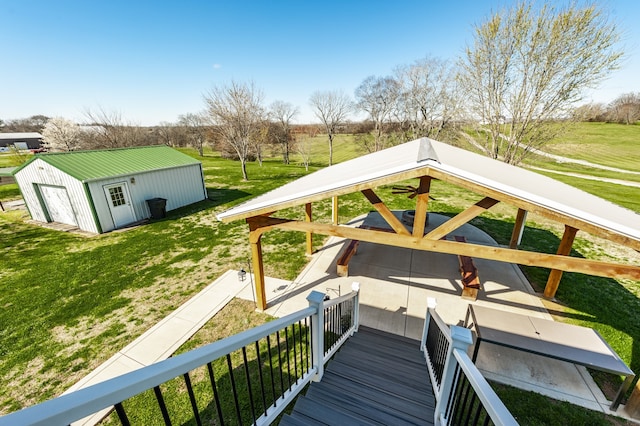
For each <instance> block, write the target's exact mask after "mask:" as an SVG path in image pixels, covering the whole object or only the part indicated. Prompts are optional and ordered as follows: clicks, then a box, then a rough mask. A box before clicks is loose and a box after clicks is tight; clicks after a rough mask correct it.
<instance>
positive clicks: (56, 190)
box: [14, 145, 207, 233]
mask: <svg viewBox="0 0 640 426" xmlns="http://www.w3.org/2000/svg"><path fill="white" fill-rule="evenodd" d="M14 176H15V178H16V181H17V182H18V186H19V187H20V191H21V192H22V196H23V198H24V201H25V204H26V206H27V208H28V210H29V213H30V214H31V217H32V218H33V220H36V221H40V222H59V223H65V224H68V225H75V226H77V227H78V228H80V229H82V230H84V231H88V232H94V233H103V232H107V231H111V230H113V229H117V228H122V227H124V226H127V225H129V224H131V223H135V222H138V221H140V220H143V219H146V218H149V217H151V216H154V217H155V215H154V214H153V213H154V209H156V208H157V206H158V200H160V201H161V204H162V206H161V208H162V210H163V212H164V211H168V210H174V209H177V208H179V207H182V206H186V205H188V204H192V203H195V202H198V201H202V200H204V199H205V198H206V197H207V190H206V188H205V184H204V175H203V171H202V163H201V162H200V161H198V160H196V159H194V158H192V157H190V156H188V155H186V154H183V153H181V152H179V151H176V150H174V149H172V148H169V147H167V146H164V145H157V146H146V147H138V148H120V149H104V150H95V151H72V152H61V153H50V154H37V155H35V156H33V158H31V160H29V161H27V162H26V163H25V164H23V165H22V166H21V167H19V168H18V169H17V170H16V171H15V172H14Z"/></svg>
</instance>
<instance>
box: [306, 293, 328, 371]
mask: <svg viewBox="0 0 640 426" xmlns="http://www.w3.org/2000/svg"><path fill="white" fill-rule="evenodd" d="M307 301H308V302H309V306H312V307H314V308H315V309H316V313H315V314H314V315H312V316H311V354H312V356H313V362H314V367H315V368H316V371H317V372H316V375H315V376H314V377H313V379H312V380H313V381H314V382H319V381H320V380H322V375H323V374H324V303H323V302H324V293H320V292H319V291H315V290H314V291H312V292H311V293H309V295H308V296H307Z"/></svg>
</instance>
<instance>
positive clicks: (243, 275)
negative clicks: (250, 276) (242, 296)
mask: <svg viewBox="0 0 640 426" xmlns="http://www.w3.org/2000/svg"><path fill="white" fill-rule="evenodd" d="M246 278H247V271H245V270H244V269H240V270H239V271H238V281H240V282H243V281H244V280H245V279H246Z"/></svg>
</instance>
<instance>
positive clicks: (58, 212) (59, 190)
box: [40, 185, 78, 226]
mask: <svg viewBox="0 0 640 426" xmlns="http://www.w3.org/2000/svg"><path fill="white" fill-rule="evenodd" d="M40 195H42V200H43V201H44V203H45V206H46V208H47V211H48V212H49V219H51V221H52V222H58V223H66V224H67V225H75V226H78V221H77V220H76V215H75V213H74V212H73V207H71V200H69V194H67V188H65V187H63V186H50V185H40Z"/></svg>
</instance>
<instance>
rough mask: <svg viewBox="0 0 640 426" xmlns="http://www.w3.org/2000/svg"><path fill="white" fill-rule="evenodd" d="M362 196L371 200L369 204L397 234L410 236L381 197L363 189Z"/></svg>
mask: <svg viewBox="0 0 640 426" xmlns="http://www.w3.org/2000/svg"><path fill="white" fill-rule="evenodd" d="M362 194H364V196H365V197H367V200H369V202H370V203H371V204H372V205H373V207H374V208H375V209H376V210H377V211H378V213H380V216H382V218H383V219H384V220H386V221H387V223H388V224H389V226H391V228H393V230H394V231H396V233H398V234H400V235H410V234H409V231H407V228H406V227H405V226H404V225H403V224H402V222H400V220H399V219H398V218H397V217H396V215H394V214H393V212H392V211H391V210H389V207H387V205H386V204H385V203H383V202H382V200H381V199H380V197H378V196H377V195H376V193H375V192H373V190H372V189H363V190H362Z"/></svg>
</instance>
